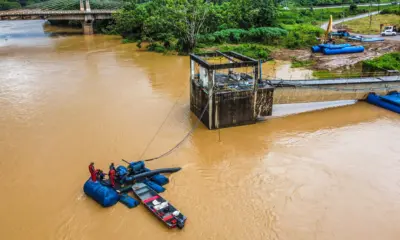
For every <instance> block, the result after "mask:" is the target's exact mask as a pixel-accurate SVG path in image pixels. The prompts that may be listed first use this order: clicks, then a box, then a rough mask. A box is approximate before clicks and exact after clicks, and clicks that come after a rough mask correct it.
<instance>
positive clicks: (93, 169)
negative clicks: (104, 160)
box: [89, 162, 97, 182]
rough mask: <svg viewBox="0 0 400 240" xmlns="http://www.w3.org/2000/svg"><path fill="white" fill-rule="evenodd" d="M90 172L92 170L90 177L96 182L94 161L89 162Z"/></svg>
mask: <svg viewBox="0 0 400 240" xmlns="http://www.w3.org/2000/svg"><path fill="white" fill-rule="evenodd" d="M89 172H90V177H91V179H92V181H93V182H96V175H97V174H96V169H95V168H94V163H93V162H91V163H90V164H89Z"/></svg>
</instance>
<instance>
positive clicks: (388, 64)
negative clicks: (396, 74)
mask: <svg viewBox="0 0 400 240" xmlns="http://www.w3.org/2000/svg"><path fill="white" fill-rule="evenodd" d="M363 69H364V70H365V71H373V70H378V71H379V70H398V71H400V52H393V53H388V54H385V55H383V56H380V57H378V58H374V59H371V60H366V61H364V62H363Z"/></svg>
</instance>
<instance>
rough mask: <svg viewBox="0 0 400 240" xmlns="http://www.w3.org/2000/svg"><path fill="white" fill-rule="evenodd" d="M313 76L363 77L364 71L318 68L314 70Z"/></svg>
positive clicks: (321, 77)
mask: <svg viewBox="0 0 400 240" xmlns="http://www.w3.org/2000/svg"><path fill="white" fill-rule="evenodd" d="M313 76H314V77H315V78H317V79H334V78H356V77H362V76H363V73H362V72H361V71H351V72H335V71H328V70H318V71H313Z"/></svg>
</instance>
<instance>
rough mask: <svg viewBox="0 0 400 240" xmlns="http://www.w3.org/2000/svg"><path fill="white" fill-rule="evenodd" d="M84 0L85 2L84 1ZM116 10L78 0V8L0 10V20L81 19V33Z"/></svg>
mask: <svg viewBox="0 0 400 240" xmlns="http://www.w3.org/2000/svg"><path fill="white" fill-rule="evenodd" d="M84 1H85V3H84ZM114 12H116V10H107V9H102V10H92V9H91V8H90V2H89V0H80V9H79V10H40V9H24V10H11V11H2V12H0V20H34V19H46V20H77V21H81V23H82V28H83V33H84V34H87V35H90V34H93V22H94V21H95V20H100V19H111V18H112V14H113V13H114Z"/></svg>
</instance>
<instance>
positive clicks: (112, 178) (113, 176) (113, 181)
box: [108, 163, 115, 187]
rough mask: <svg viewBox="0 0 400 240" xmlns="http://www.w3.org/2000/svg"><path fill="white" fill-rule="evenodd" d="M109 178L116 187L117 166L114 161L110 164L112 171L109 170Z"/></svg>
mask: <svg viewBox="0 0 400 240" xmlns="http://www.w3.org/2000/svg"><path fill="white" fill-rule="evenodd" d="M108 178H109V179H110V184H111V187H115V167H114V163H111V165H110V171H109V172H108Z"/></svg>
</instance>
